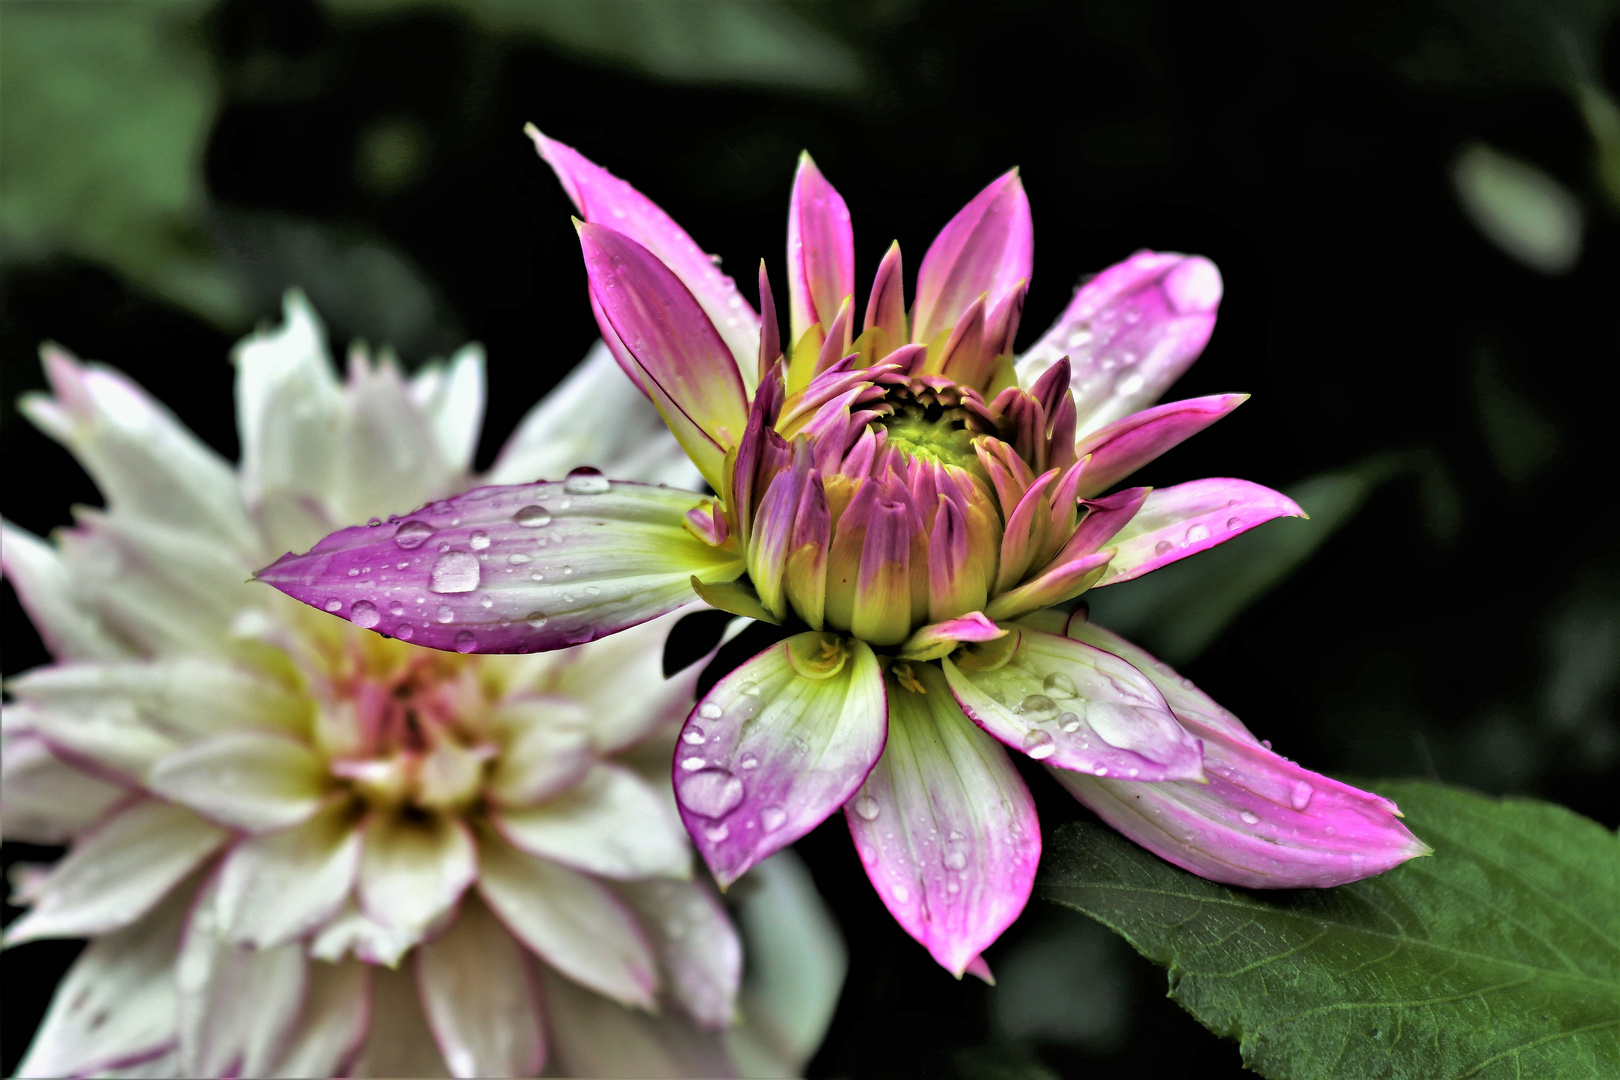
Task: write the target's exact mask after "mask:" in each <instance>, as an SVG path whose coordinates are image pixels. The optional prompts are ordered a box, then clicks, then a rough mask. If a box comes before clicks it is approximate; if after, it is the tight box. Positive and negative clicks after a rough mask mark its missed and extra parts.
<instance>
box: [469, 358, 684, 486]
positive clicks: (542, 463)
mask: <svg viewBox="0 0 1620 1080" xmlns="http://www.w3.org/2000/svg"><path fill="white" fill-rule="evenodd" d="M604 416H611V417H613V422H612V423H603V422H602V420H601V418H602V417H604ZM581 465H591V466H595V467H596V468H598V469H600V470H601V471H602V472H603V473H604V474H605V475H607V476H612V477H614V478H616V479H623V480H642V481H645V482H646V483H649V484H669V485H670V486H671V487H681V488H688V489H691V490H701V488H702V483H703V482H702V479H701V478H700V477H699V476H698V473H697V470H696V469H695V468H693V467H692V464H691V462H690V460H688V458H687V456H686V452H685V451H684V450H682V449H681V448H680V444H679V443H677V442H676V441H675V437H674V436H673V435H671V434H670V433H669V429H668V428H667V427H665V426H664V421H663V420H662V418H660V417H659V415H658V410H657V409H656V408H654V407H653V404H652V402H650V401H648V400H647V396H646V395H645V394H643V393H642V392H641V391H640V390H638V389H636V387H635V385H634V384H633V383H632V382H631V381H630V380H629V379H627V378H625V376H624V372H623V371H621V370H620V369H619V365H618V363H617V362H616V361H615V360H614V359H613V355H612V354H611V353H609V352H608V350H607V346H606V345H604V344H602V343H601V342H600V341H598V342H597V343H596V344H595V345H593V346H591V351H590V352H588V353H586V354H585V359H584V360H583V361H581V362H580V364H579V366H578V367H576V368H575V369H574V370H573V371H572V372H570V373H569V375H568V377H567V378H566V379H564V380H563V381H562V382H561V383H560V384H558V386H557V388H556V389H554V390H552V391H551V393H549V394H547V395H546V396H545V397H544V398H542V399H541V400H540V402H539V404H537V405H535V406H534V408H532V409H530V410H529V412H528V414H527V415H526V416H524V418H523V420H522V421H521V422H520V423H519V424H518V426H517V430H516V431H514V432H513V433H512V437H511V438H510V439H508V440H507V441H506V445H505V446H504V447H502V448H501V453H500V456H499V457H497V458H496V459H495V465H494V467H492V468H491V469H490V470H489V473H488V475H487V476H485V478H484V482H485V483H488V484H526V483H529V482H531V481H534V480H540V479H547V480H555V479H557V478H558V477H561V476H566V475H567V474H568V471H569V470H570V469H574V468H577V467H579V466H581Z"/></svg>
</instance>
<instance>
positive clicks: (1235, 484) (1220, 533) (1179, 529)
mask: <svg viewBox="0 0 1620 1080" xmlns="http://www.w3.org/2000/svg"><path fill="white" fill-rule="evenodd" d="M1304 516H1305V511H1303V510H1301V509H1300V508H1299V504H1298V503H1296V502H1294V500H1293V499H1290V498H1289V497H1288V496H1286V495H1284V494H1282V493H1281V492H1277V491H1272V490H1271V489H1270V488H1268V487H1262V486H1261V485H1259V484H1251V483H1250V482H1249V481H1247V480H1227V479H1210V480H1191V481H1188V482H1187V483H1185V484H1177V485H1176V486H1175V487H1168V488H1159V489H1157V490H1155V491H1152V492H1149V493H1148V496H1147V499H1146V500H1144V501H1143V503H1142V507H1141V509H1140V510H1138V511H1137V512H1136V515H1135V516H1134V517H1132V518H1131V519H1130V521H1129V522H1127V523H1126V524H1125V527H1124V528H1122V529H1120V530H1119V532H1118V533H1116V534H1115V535H1114V536H1113V538H1112V540H1111V541H1110V543H1111V544H1112V545H1113V546H1114V547H1115V548H1116V549H1117V554H1116V555H1115V556H1114V561H1113V562H1112V563H1110V564H1109V567H1108V573H1107V574H1105V575H1103V577H1102V580H1100V581H1098V582H1097V587H1098V588H1101V587H1102V586H1104V585H1114V584H1117V583H1119V582H1121V581H1130V580H1131V579H1132V578H1139V577H1141V576H1142V575H1143V574H1146V573H1149V572H1150V571H1153V570H1157V569H1158V568H1159V567H1161V566H1166V565H1168V564H1170V563H1173V562H1175V561H1177V560H1178V559H1185V558H1186V557H1187V556H1189V555H1196V554H1197V553H1198V552H1200V551H1204V550H1206V549H1207V548H1212V547H1214V546H1215V545H1216V544H1219V543H1223V542H1224V541H1227V540H1230V539H1232V537H1234V536H1237V535H1238V534H1239V533H1243V532H1247V531H1248V530H1250V529H1252V528H1254V527H1255V526H1256V525H1260V524H1263V523H1265V522H1267V521H1270V520H1271V519H1272V518H1275V517H1304Z"/></svg>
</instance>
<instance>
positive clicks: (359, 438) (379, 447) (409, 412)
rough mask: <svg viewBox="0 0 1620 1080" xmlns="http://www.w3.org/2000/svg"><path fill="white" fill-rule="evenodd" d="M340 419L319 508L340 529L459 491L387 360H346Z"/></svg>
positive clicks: (353, 356) (458, 479)
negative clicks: (329, 482)
mask: <svg viewBox="0 0 1620 1080" xmlns="http://www.w3.org/2000/svg"><path fill="white" fill-rule="evenodd" d="M344 413H345V415H344V423H343V426H342V429H341V434H342V438H341V439H340V440H339V442H338V446H337V459H338V464H337V468H336V469H335V470H334V474H333V486H332V493H331V498H330V500H329V502H328V504H327V505H328V506H330V507H331V508H332V510H333V512H334V513H336V514H337V516H338V519H339V520H340V521H364V520H365V519H366V518H368V517H372V516H380V515H383V514H386V513H388V511H389V510H390V509H392V508H393V507H395V506H399V505H400V504H402V503H404V504H407V505H408V504H410V503H415V502H419V501H420V500H422V499H430V498H435V497H437V496H440V495H445V494H447V493H449V492H452V491H455V490H456V489H457V488H460V487H463V486H465V474H464V473H463V471H462V469H461V468H460V467H459V466H456V465H452V464H451V463H450V462H449V461H447V460H446V459H445V457H444V454H443V451H442V450H441V449H440V443H439V440H438V438H437V435H436V433H435V432H434V430H433V426H432V423H431V421H430V420H429V419H428V418H427V417H426V416H423V415H422V414H421V411H420V410H419V409H418V408H417V407H416V404H415V403H414V402H413V401H412V400H411V395H410V388H409V387H408V386H407V385H406V383H405V379H404V376H403V375H401V374H400V371H399V368H398V366H397V365H396V364H395V363H394V361H393V360H392V358H390V357H387V356H384V357H383V358H382V359H381V360H380V361H378V362H377V363H376V364H373V363H371V362H370V361H368V360H367V358H366V357H365V355H364V354H363V353H361V352H359V351H358V350H356V351H353V352H351V353H350V355H349V377H348V380H347V382H346V384H345V386H344Z"/></svg>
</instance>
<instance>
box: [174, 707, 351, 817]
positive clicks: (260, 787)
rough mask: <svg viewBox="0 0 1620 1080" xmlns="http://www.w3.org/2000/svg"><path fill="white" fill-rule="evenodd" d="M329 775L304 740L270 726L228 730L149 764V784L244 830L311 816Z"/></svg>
mask: <svg viewBox="0 0 1620 1080" xmlns="http://www.w3.org/2000/svg"><path fill="white" fill-rule="evenodd" d="M328 782H329V777H328V775H327V773H326V770H325V769H324V768H323V767H322V765H321V762H320V759H319V758H317V757H316V756H315V754H314V753H313V752H311V750H310V749H309V747H308V746H306V745H305V744H304V743H302V742H300V741H298V740H296V739H293V738H290V737H288V736H284V735H279V734H273V733H271V732H268V731H252V730H249V731H232V732H228V733H226V734H224V735H216V736H214V737H213V738H211V739H204V740H203V741H201V742H197V743H192V744H191V745H190V746H187V747H185V748H184V749H181V750H178V751H176V752H174V753H172V754H170V755H168V756H167V757H164V758H163V759H161V760H160V761H158V763H157V764H156V765H154V766H152V772H151V776H150V778H149V780H148V782H147V783H148V786H149V787H150V788H151V789H152V790H153V791H154V792H156V793H157V794H159V795H162V796H164V797H165V798H169V799H173V800H175V801H176V802H180V803H184V804H185V805H187V806H189V807H191V808H192V809H193V810H195V811H197V812H198V813H199V814H202V815H203V816H204V817H207V818H209V819H211V820H213V821H217V822H219V823H221V824H223V825H228V826H230V827H232V828H237V829H246V830H247V831H248V832H254V833H260V832H270V831H272V830H275V829H285V828H287V827H288V826H291V825H296V824H298V823H299V822H302V821H308V820H309V818H310V817H311V816H312V815H313V814H314V813H315V811H316V810H318V809H319V808H320V805H321V800H322V799H323V798H324V797H325V796H326V794H327V792H328Z"/></svg>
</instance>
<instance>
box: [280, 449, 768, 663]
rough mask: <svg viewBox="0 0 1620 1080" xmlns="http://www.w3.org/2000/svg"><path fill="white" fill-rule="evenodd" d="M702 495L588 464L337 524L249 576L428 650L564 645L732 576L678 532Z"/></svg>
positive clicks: (725, 559) (732, 569)
mask: <svg viewBox="0 0 1620 1080" xmlns="http://www.w3.org/2000/svg"><path fill="white" fill-rule="evenodd" d="M702 498H703V497H702V496H700V495H695V494H691V493H689V492H682V491H674V490H671V489H669V488H661V487H653V486H652V485H649V484H632V483H625V482H622V481H615V482H613V483H611V484H610V483H609V482H608V481H606V480H605V479H603V478H602V477H601V476H599V475H597V474H595V473H594V472H584V471H576V473H575V474H572V476H571V478H570V479H569V480H566V481H562V482H552V483H541V484H517V485H512V486H508V487H486V488H477V489H475V490H473V491H470V492H468V493H466V494H464V495H458V496H456V497H455V498H453V499H445V500H441V501H439V502H436V503H433V504H431V505H429V506H425V507H423V508H421V509H420V510H418V511H416V512H415V513H412V514H408V515H406V516H405V517H404V519H402V520H398V521H397V523H396V521H395V520H390V521H389V522H388V523H387V524H386V525H380V526H377V527H376V528H370V527H367V526H363V525H357V526H353V527H351V528H348V529H342V530H340V531H338V532H335V533H333V534H332V535H331V536H328V537H327V538H326V539H324V540H322V541H321V542H320V543H319V544H316V545H315V547H314V548H313V549H312V550H310V551H309V552H308V553H307V554H304V555H286V556H283V557H282V558H281V559H280V560H278V561H277V562H276V563H275V564H274V565H272V566H270V567H269V568H267V569H265V570H262V571H260V572H259V576H258V580H260V581H264V582H268V583H269V584H271V585H273V586H275V587H276V588H278V589H280V590H281V591H282V592H284V593H286V594H287V595H289V596H291V597H293V598H294V599H296V600H302V601H303V602H304V603H306V604H309V605H310V606H312V607H318V608H321V609H322V610H325V611H329V612H331V613H333V614H335V615H340V616H342V617H343V618H347V619H349V620H351V621H353V622H355V623H356V624H357V625H359V626H364V627H366V628H368V629H374V630H376V631H377V632H379V633H386V634H389V635H391V636H393V637H397V638H399V639H401V640H402V641H410V642H412V643H413V644H417V645H425V646H427V647H428V648H432V649H446V650H455V651H456V652H543V651H546V650H548V649H560V648H563V647H565V646H569V645H578V644H582V643H584V642H586V641H593V640H595V639H596V638H599V637H604V636H606V635H608V634H612V633H615V632H617V631H619V630H623V629H625V628H627V627H630V626H634V625H636V624H637V623H640V622H645V621H647V620H648V619H651V618H654V617H656V616H658V615H662V614H663V613H665V612H667V611H673V610H675V609H676V608H678V607H681V606H683V605H685V604H688V603H691V602H692V601H693V600H694V599H695V598H694V596H693V594H692V588H691V578H692V576H693V575H694V574H695V575H696V576H697V577H699V578H700V579H702V580H704V581H725V580H730V579H731V578H734V577H736V576H737V574H738V573H739V572H740V571H741V569H742V567H741V565H740V563H739V562H738V561H737V560H736V559H735V557H734V556H732V555H728V554H726V553H724V552H723V551H721V550H719V549H716V548H712V547H709V546H708V545H707V544H705V543H703V541H701V540H699V539H698V538H697V537H695V536H693V535H692V534H691V533H690V532H689V531H688V530H687V529H686V524H685V521H686V513H687V511H688V510H690V509H692V508H693V507H694V506H696V505H697V504H698V503H700V502H701V501H702ZM486 605H488V606H486Z"/></svg>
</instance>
